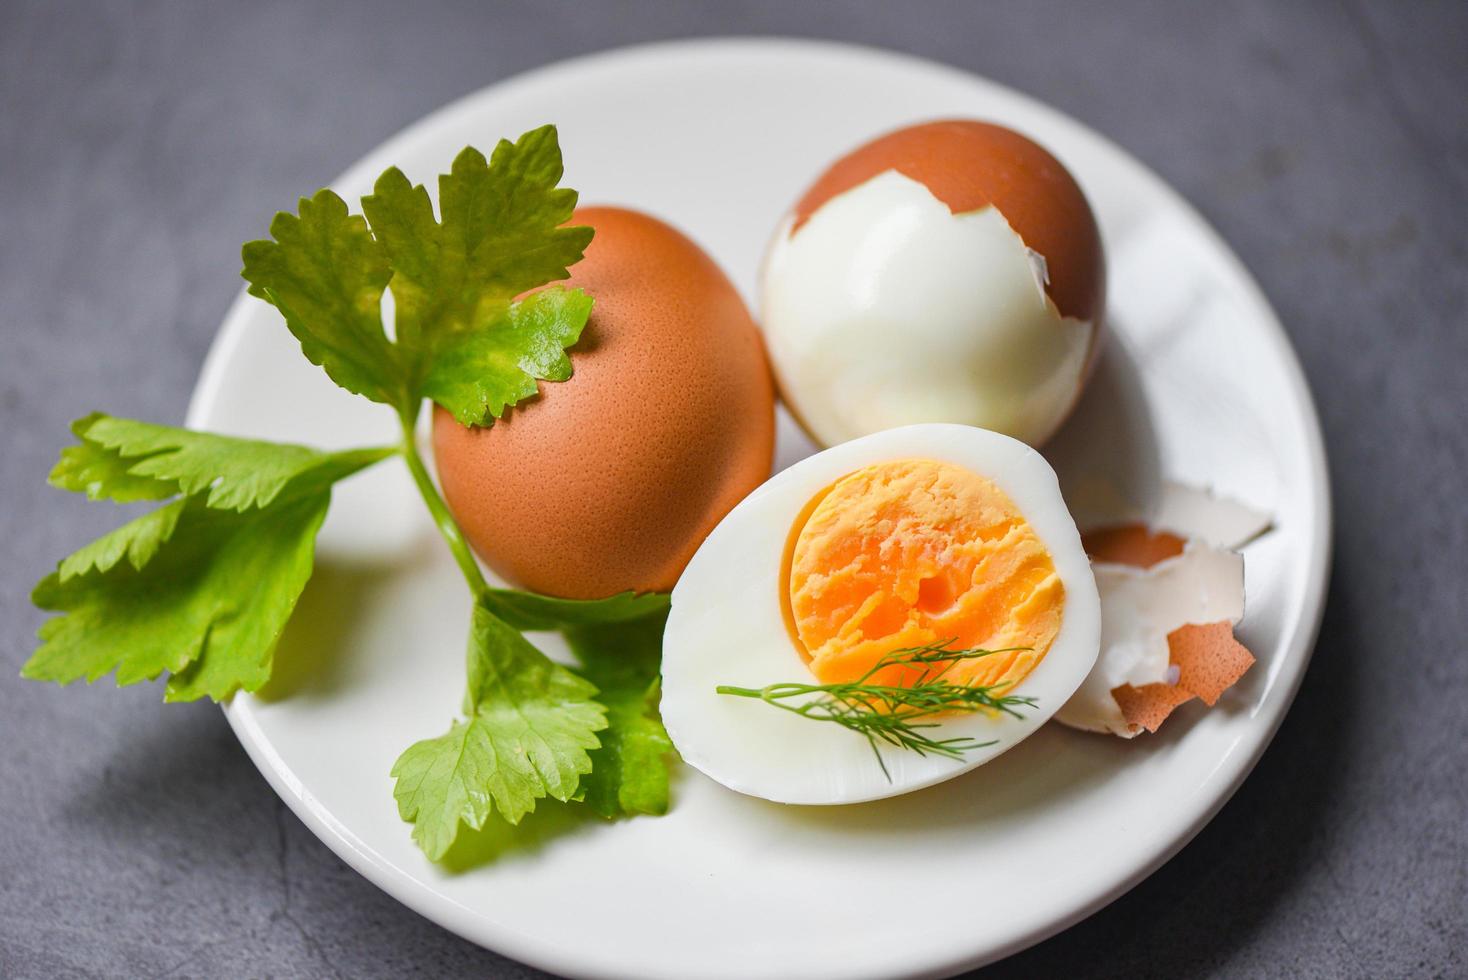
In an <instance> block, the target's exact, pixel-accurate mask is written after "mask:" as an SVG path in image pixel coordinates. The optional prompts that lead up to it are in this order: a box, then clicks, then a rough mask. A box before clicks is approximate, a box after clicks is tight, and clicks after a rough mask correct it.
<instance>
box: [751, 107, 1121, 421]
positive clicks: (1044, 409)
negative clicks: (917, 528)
mask: <svg viewBox="0 0 1468 980" xmlns="http://www.w3.org/2000/svg"><path fill="white" fill-rule="evenodd" d="M1104 280H1105V270H1104V261H1103V257H1102V250H1101V243H1100V235H1099V232H1098V230H1097V227H1096V223H1095V219H1094V217H1093V215H1092V213H1091V210H1090V208H1089V206H1088V205H1087V203H1086V200H1085V197H1084V195H1083V194H1082V193H1081V191H1080V188H1079V186H1078V185H1076V183H1075V181H1074V180H1073V179H1072V178H1071V176H1070V175H1069V173H1067V172H1066V171H1065V168H1064V167H1063V166H1062V165H1061V164H1060V163H1059V162H1058V161H1057V160H1055V158H1054V157H1052V156H1051V155H1050V154H1049V153H1047V152H1046V151H1045V150H1044V149H1043V148H1041V147H1039V146H1038V145H1037V144H1035V143H1033V142H1031V141H1030V140H1028V139H1026V138H1025V137H1023V136H1020V135H1019V134H1017V133H1014V132H1012V131H1010V130H1007V129H1004V128H1003V127H999V126H994V125H991V124H987V123H981V122H974V121H943V122H935V123H928V124H924V125H920V126H913V127H909V128H907V129H904V130H899V131H897V132H895V133H891V134H888V135H887V136H884V137H881V138H880V139H877V140H875V141H873V142H872V143H869V144H867V145H866V146H864V147H861V148H859V149H858V150H856V151H853V152H852V153H851V154H849V155H848V156H846V157H843V158H842V159H841V160H839V161H837V162H836V163H835V164H834V165H833V166H832V167H831V168H830V169H829V170H828V171H827V172H826V173H825V174H824V175H823V176H822V177H821V178H820V179H818V180H817V181H816V183H815V184H814V185H813V186H812V187H811V189H810V190H809V192H807V194H806V195H805V197H804V198H803V199H802V200H801V201H800V202H799V203H798V204H797V205H796V207H795V209H794V210H793V211H792V212H791V214H789V215H788V216H787V217H786V218H785V219H784V221H783V223H782V224H781V226H780V228H779V230H778V231H777V233H776V235H775V238H774V241H773V243H772V244H771V247H770V249H769V252H768V253H767V255H766V259H765V264H764V268H763V272H762V276H761V299H762V302H761V316H762V326H763V329H764V331H765V336H766V343H767V346H768V348H769V352H770V357H771V361H772V363H773V365H774V367H775V372H776V376H777V380H778V382H779V385H780V390H781V395H782V397H783V398H784V400H785V402H786V404H787V405H788V406H789V407H790V409H791V411H792V413H793V414H794V415H795V416H796V417H797V418H798V419H799V420H800V421H801V423H802V424H803V425H804V426H805V428H806V429H807V431H809V432H810V434H811V435H812V436H813V437H814V438H815V439H816V441H818V442H820V443H821V444H823V445H828V446H829V445H835V444H837V443H840V442H843V441H845V440H847V439H852V438H856V437H859V436H862V435H867V434H869V433H872V432H876V431H880V430H881V429H885V428H891V427H894V426H899V425H906V424H911V423H918V422H958V423H963V424H967V425H974V426H979V427H983V428H988V429H993V430H995V431H998V432H1003V433H1005V434H1007V435H1010V436H1013V437H1015V438H1018V439H1020V440H1022V441H1025V442H1028V443H1031V444H1039V443H1040V442H1043V441H1044V440H1045V439H1046V438H1048V437H1049V436H1050V434H1051V433H1052V432H1053V431H1054V430H1055V429H1056V428H1057V427H1058V426H1059V425H1060V423H1061V422H1062V421H1063V420H1064V418H1065V416H1066V415H1067V414H1068V413H1069V411H1070V409H1071V408H1072V407H1073V405H1074V403H1075V400H1076V398H1077V397H1078V396H1079V393H1080V391H1081V388H1082V386H1083V384H1084V382H1085V380H1086V377H1087V375H1088V373H1089V370H1090V367H1091V364H1092V361H1093V360H1094V355H1095V352H1096V348H1097V341H1098V337H1099V333H1100V327H1101V317H1102V311H1103V308H1104V302H1105V299H1104V288H1105V283H1104Z"/></svg>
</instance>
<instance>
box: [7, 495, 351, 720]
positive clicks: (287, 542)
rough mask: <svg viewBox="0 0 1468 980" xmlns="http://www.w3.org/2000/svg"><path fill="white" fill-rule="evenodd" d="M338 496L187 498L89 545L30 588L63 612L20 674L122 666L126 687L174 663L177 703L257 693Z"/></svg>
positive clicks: (74, 674) (69, 677) (65, 679)
mask: <svg viewBox="0 0 1468 980" xmlns="http://www.w3.org/2000/svg"><path fill="white" fill-rule="evenodd" d="M330 496H331V495H330V491H329V490H325V489H323V490H315V491H311V492H307V493H303V494H300V495H295V494H291V495H288V496H286V497H284V498H281V499H278V500H277V501H276V503H275V504H274V505H272V506H270V507H265V508H256V509H253V510H248V511H243V512H237V511H227V510H213V509H210V508H209V507H207V506H206V505H205V503H204V501H203V500H202V499H200V498H198V497H191V498H184V499H182V500H179V501H176V502H174V503H172V504H169V505H167V506H166V507H164V508H163V509H162V512H160V513H166V514H167V516H166V517H162V518H160V517H159V516H158V515H157V514H149V515H146V516H144V517H142V518H139V519H138V520H136V521H133V522H132V523H131V524H129V525H127V526H125V527H124V528H122V529H120V530H119V531H116V532H113V534H112V535H108V537H107V538H104V539H102V541H100V542H96V543H94V544H93V545H91V546H89V547H88V548H84V549H82V551H80V552H78V553H77V556H73V558H72V559H68V560H67V562H63V563H62V566H63V567H62V569H61V570H59V571H57V572H54V573H52V574H51V575H48V576H46V578H44V579H42V580H41V582H40V583H39V584H38V585H37V586H36V588H35V591H34V592H33V593H32V595H31V599H32V601H33V602H35V604H36V605H37V606H39V607H40V608H42V609H47V610H53V611H56V612H60V613H63V615H61V616H57V617H54V618H52V619H49V620H47V621H46V622H45V623H44V624H43V625H42V626H41V629H40V632H39V636H40V639H41V641H42V642H41V646H40V648H39V649H38V650H36V652H35V654H34V655H32V657H31V658H30V660H28V661H27V662H26V664H25V666H24V667H23V668H22V669H21V675H22V676H23V677H27V678H30V679H32V680H43V681H56V682H58V683H61V684H67V683H70V682H71V681H74V680H76V679H78V678H85V679H86V680H87V681H89V682H90V681H95V680H96V679H97V678H99V677H101V676H102V675H104V674H106V673H108V672H110V671H113V670H116V672H117V683H118V686H123V685H126V684H134V683H137V682H138V681H143V680H151V679H153V678H155V677H157V676H158V675H159V674H160V673H162V672H163V671H165V670H167V671H171V672H172V673H173V674H174V676H173V677H172V678H170V680H169V685H168V691H167V694H166V697H167V699H168V700H170V701H179V700H191V699H194V698H198V697H201V696H203V695H206V694H207V695H209V696H210V697H212V698H214V699H215V700H220V699H222V698H225V697H228V696H229V695H230V694H231V693H233V691H234V690H236V689H237V688H240V687H243V688H245V689H246V690H255V689H256V688H258V687H259V686H260V685H261V684H263V683H264V682H265V681H266V680H267V679H268V678H269V676H270V658H271V652H272V650H273V648H274V646H275V640H276V638H277V637H278V636H279V635H280V631H281V629H282V627H284V626H285V621H286V619H287V618H288V617H289V616H290V613H291V610H292V609H293V608H294V607H295V604H296V599H297V597H298V596H299V595H300V593H301V589H302V588H303V587H304V586H305V584H306V579H307V578H309V577H310V575H311V560H312V554H313V552H314V548H315V541H316V531H317V529H318V528H320V526H321V522H322V520H323V519H324V518H325V517H326V508H327V505H328V504H329V502H330ZM150 522H151V523H150ZM109 539H114V540H112V541H110V542H109V543H107V544H106V545H104V544H103V542H108V541H109ZM124 552H126V553H127V554H129V557H130V558H131V559H132V560H131V562H130V563H122V562H121V561H120V560H119V559H120V556H121V554H122V553H124ZM86 566H90V570H89V571H88V570H85V569H86ZM67 573H69V574H67ZM191 665H192V666H191Z"/></svg>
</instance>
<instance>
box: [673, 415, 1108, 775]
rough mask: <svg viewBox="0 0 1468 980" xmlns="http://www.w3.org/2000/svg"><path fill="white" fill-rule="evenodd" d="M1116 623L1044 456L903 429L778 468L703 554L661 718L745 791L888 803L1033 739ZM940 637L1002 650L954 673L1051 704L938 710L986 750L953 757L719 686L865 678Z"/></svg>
mask: <svg viewBox="0 0 1468 980" xmlns="http://www.w3.org/2000/svg"><path fill="white" fill-rule="evenodd" d="M1100 629H1101V624H1100V607H1099V601H1098V598H1097V594H1096V583H1095V580H1094V578H1093V577H1092V574H1091V566H1090V563H1089V562H1088V561H1087V559H1086V555H1085V551H1084V550H1083V549H1082V547H1081V541H1080V536H1079V534H1078V533H1077V531H1076V527H1075V524H1074V522H1073V521H1072V520H1071V518H1070V514H1069V513H1068V512H1067V510H1066V507H1065V503H1064V501H1063V500H1062V499H1061V496H1060V488H1059V485H1058V483H1057V481H1056V478H1055V474H1054V472H1053V471H1052V470H1051V469H1050V466H1049V464H1047V463H1046V462H1045V460H1044V459H1043V458H1042V457H1041V456H1040V455H1039V454H1038V453H1036V452H1035V451H1034V450H1033V449H1030V448H1029V447H1028V446H1025V445H1024V444H1023V443H1020V442H1018V441H1017V440H1014V439H1011V438H1009V437H1007V436H1003V435H1000V434H998V433H994V432H988V431H985V430H982V429H976V428H972V427H969V426H962V425H947V424H924V425H914V426H906V427H902V428H897V429H891V430H887V431H884V432H880V433H876V434H874V435H871V436H866V437H864V438H860V439H855V440H852V441H849V442H846V443H843V444H841V445H839V446H836V447H834V448H832V449H827V450H825V451H824V452H820V453H817V454H816V455H814V456H811V457H808V458H806V459H804V460H802V461H801V462H798V463H796V464H795V465H793V466H791V467H790V468H788V469H786V470H784V471H782V472H780V473H779V474H777V475H776V476H774V477H773V478H771V479H770V480H769V481H767V482H766V483H765V484H764V485H763V486H761V487H760V488H759V489H758V490H756V491H755V492H754V493H752V494H751V495H750V496H749V497H747V498H746V499H745V500H744V501H743V502H741V503H740V504H739V505H738V506H737V507H735V508H734V509H733V510H732V511H730V513H729V515H728V516H727V517H725V518H724V520H723V521H721V522H720V523H719V525H718V527H716V528H715V529H714V531H713V533H711V534H710V535H709V536H708V538H707V539H706V540H705V541H704V542H703V544H702V546H700V547H699V549H698V551H697V553H695V555H694V556H693V560H692V561H691V562H690V563H689V564H688V567H687V569H685V571H684V572H683V576H682V577H681V578H680V579H679V580H678V585H677V587H676V588H674V590H673V597H672V609H671V612H670V614H669V617H668V623H667V627H666V631H665V633H664V636H663V684H662V692H663V693H662V715H663V722H664V724H665V725H666V726H667V729H668V732H669V734H670V735H671V736H672V738H673V741H674V743H675V744H676V745H677V748H678V751H679V752H680V753H681V754H682V756H683V759H684V760H685V761H686V762H688V763H689V764H690V765H692V766H694V767H696V768H698V769H700V770H701V771H703V772H704V773H705V774H707V775H709V776H710V777H712V778H713V779H715V780H717V781H718V782H720V783H723V784H724V785H725V786H728V787H729V788H731V789H734V790H738V791H739V792H742V793H748V794H750V795H754V796H760V797H764V798H766V799H770V800H775V801H778V802H783V803H806V804H833V803H854V802H859V801H862V800H872V799H878V798H881V797H886V796H892V795H895V794H898V793H903V792H907V791H909V790H915V789H919V788H921V787H924V786H928V785H931V784H933V783H936V782H940V781H942V780H945V779H948V778H950V777H953V776H956V775H958V774H960V773H962V772H966V771H968V770H970V769H972V768H974V767H975V766H978V765H980V764H982V763H984V762H986V761H988V760H989V759H991V758H993V757H994V756H996V755H998V754H999V753H1001V752H1003V751H1005V750H1006V749H1008V748H1010V747H1012V746H1014V745H1015V744H1017V743H1018V742H1019V741H1020V740H1022V739H1023V738H1025V737H1026V736H1028V735H1029V734H1030V733H1032V732H1034V731H1035V730H1036V729H1037V728H1039V727H1040V726H1041V725H1042V724H1044V722H1045V721H1046V720H1047V719H1048V718H1050V717H1051V715H1053V714H1054V713H1055V712H1056V711H1057V710H1058V709H1059V708H1060V706H1061V705H1062V704H1064V703H1065V701H1066V699H1067V698H1069V697H1070V695H1071V693H1072V692H1073V691H1075V689H1076V688H1077V686H1078V685H1079V684H1080V683H1081V681H1082V679H1083V678H1085V676H1086V674H1087V673H1088V672H1089V671H1090V669H1091V666H1092V664H1093V663H1094V662H1095V659H1096V650H1097V644H1098V642H1099V639H1100ZM930 646H938V647H942V648H944V649H963V650H970V649H975V648H982V649H984V650H990V651H997V652H994V653H991V654H989V655H986V656H982V657H979V658H976V659H971V660H965V661H962V662H959V663H956V664H954V665H952V666H951V668H950V670H949V673H948V674H947V675H946V676H947V677H948V678H949V679H951V680H952V681H954V682H955V683H960V684H964V685H969V686H993V687H994V689H995V690H997V691H1000V692H1002V693H1004V694H1006V695H1013V696H1016V697H1026V698H1031V699H1033V704H1032V705H1031V706H1028V707H1023V708H1021V709H1019V710H1018V711H1017V713H1016V714H1014V715H1011V714H1006V713H1003V712H997V711H992V710H988V709H985V710H980V711H976V712H972V713H952V714H943V715H939V716H936V718H934V719H933V724H934V727H933V728H932V729H928V730H926V734H927V735H929V736H930V737H932V738H934V739H948V738H967V739H971V740H972V742H973V743H979V744H980V745H981V746H982V747H977V748H972V749H970V750H967V751H965V752H964V753H963V754H962V757H961V758H949V757H944V756H942V755H935V754H927V755H919V754H917V753H916V752H914V751H911V750H909V749H902V748H894V747H890V746H879V747H878V752H880V755H878V753H875V752H874V751H873V746H872V745H871V744H870V743H869V742H868V741H867V739H866V737H865V736H864V735H863V734H862V733H861V732H859V731H854V730H851V729H849V728H847V727H843V726H842V725H839V724H836V723H833V722H826V721H817V720H813V719H811V718H806V717H801V716H799V715H797V714H795V713H793V712H791V711H787V710H780V709H779V708H777V707H775V706H772V705H771V704H769V703H766V702H765V701H762V700H759V699H755V698H749V697H736V696H731V695H729V694H720V693H718V691H717V688H719V687H720V686H721V685H728V686H734V687H741V688H745V689H752V690H758V689H762V688H765V687H767V686H768V685H772V684H783V683H790V682H795V683H804V684H810V685H823V684H833V683H843V682H851V681H854V680H857V679H860V678H861V677H862V676H863V675H865V674H866V673H867V672H868V671H870V670H871V669H872V668H873V667H874V666H876V665H877V664H878V662H879V661H881V660H882V659H883V658H884V657H885V656H887V655H889V654H893V653H894V652H896V651H900V650H909V649H916V648H922V647H930ZM912 673H913V668H911V667H890V666H889V667H885V668H882V670H881V671H879V674H878V675H877V678H878V679H879V680H880V682H882V683H889V684H897V685H910V684H911V683H913V682H914V680H916V679H917V678H914V677H913V676H912ZM812 696H813V697H814V696H818V695H812Z"/></svg>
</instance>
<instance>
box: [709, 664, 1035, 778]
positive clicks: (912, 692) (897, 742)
mask: <svg viewBox="0 0 1468 980" xmlns="http://www.w3.org/2000/svg"><path fill="white" fill-rule="evenodd" d="M956 642H958V641H957V640H956V639H950V640H941V641H939V642H937V643H930V644H928V645H927V646H921V647H904V648H902V649H900V650H893V651H892V652H891V653H888V654H885V655H884V656H883V657H882V658H881V659H880V660H878V661H877V662H876V663H875V664H873V665H872V667H871V669H869V670H868V671H867V672H866V673H865V674H863V675H861V677H859V678H857V679H856V680H854V681H846V682H844V683H840V684H800V683H795V682H788V683H784V684H770V685H767V686H765V687H761V688H752V687H733V686H730V685H727V684H721V685H719V687H718V688H717V691H718V693H720V694H730V695H734V696H737V697H742V698H758V699H759V700H761V701H763V702H765V703H766V704H770V705H774V706H775V707H776V708H780V709H781V710H783V711H789V712H791V713H792V714H797V715H800V716H801V717H802V718H810V719H811V720H813V721H828V722H834V723H835V724H837V725H840V726H842V727H843V728H849V729H851V730H852V731H854V732H859V733H860V734H862V735H863V736H865V737H866V740H867V742H868V744H870V745H871V747H872V752H873V753H874V754H875V755H876V757H877V764H878V765H879V766H881V767H882V774H883V775H884V776H886V777H887V781H888V782H891V781H892V774H891V773H889V772H888V771H887V763H886V761H885V760H883V758H882V748H881V747H882V744H884V743H885V744H887V745H891V746H893V747H895V748H899V749H907V750H909V751H912V752H916V753H917V754H918V755H927V754H929V753H932V754H934V755H941V756H946V757H947V758H950V759H961V758H962V757H963V753H965V752H968V751H970V750H972V749H981V748H985V747H986V746H990V745H993V744H995V742H994V741H993V740H991V741H988V742H979V741H975V740H974V739H973V738H972V737H970V736H962V737H959V738H934V737H932V736H931V735H929V734H927V732H926V731H925V729H929V728H937V727H938V722H936V721H925V720H924V719H929V718H932V717H933V716H935V715H941V714H947V713H948V712H959V713H969V712H974V711H986V710H987V711H999V712H1003V713H1004V714H1007V715H1012V716H1014V717H1015V718H1019V717H1021V715H1020V712H1019V709H1020V708H1033V707H1034V706H1035V699H1034V698H1031V697H1020V696H1018V695H1012V694H1009V695H1001V694H997V693H996V692H997V691H998V690H999V689H1000V688H1001V687H1004V686H1005V684H1004V683H1000V684H991V685H986V686H970V685H967V684H955V683H954V682H953V681H951V680H948V679H947V678H946V677H945V676H944V675H946V674H947V673H948V672H949V671H950V670H952V669H953V667H954V665H955V664H959V663H962V662H963V661H965V660H977V659H979V658H980V657H989V656H993V655H994V654H996V653H1013V652H1016V651H1020V650H1028V649H1030V648H1029V647H1006V648H1005V649H1002V650H983V649H979V648H977V647H976V648H973V649H967V650H952V649H949V648H950V647H951V646H952V645H953V644H954V643H956ZM892 667H906V668H918V670H919V673H918V675H917V677H916V678H914V679H913V681H912V682H911V683H910V684H876V683H872V678H873V677H875V676H876V675H877V674H878V673H880V672H881V671H884V670H887V669H889V668H892ZM810 695H816V696H815V697H809V696H810ZM796 698H800V699H802V700H799V701H795V702H793V703H791V699H796ZM806 698H809V699H808V700H805V699H806Z"/></svg>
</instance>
